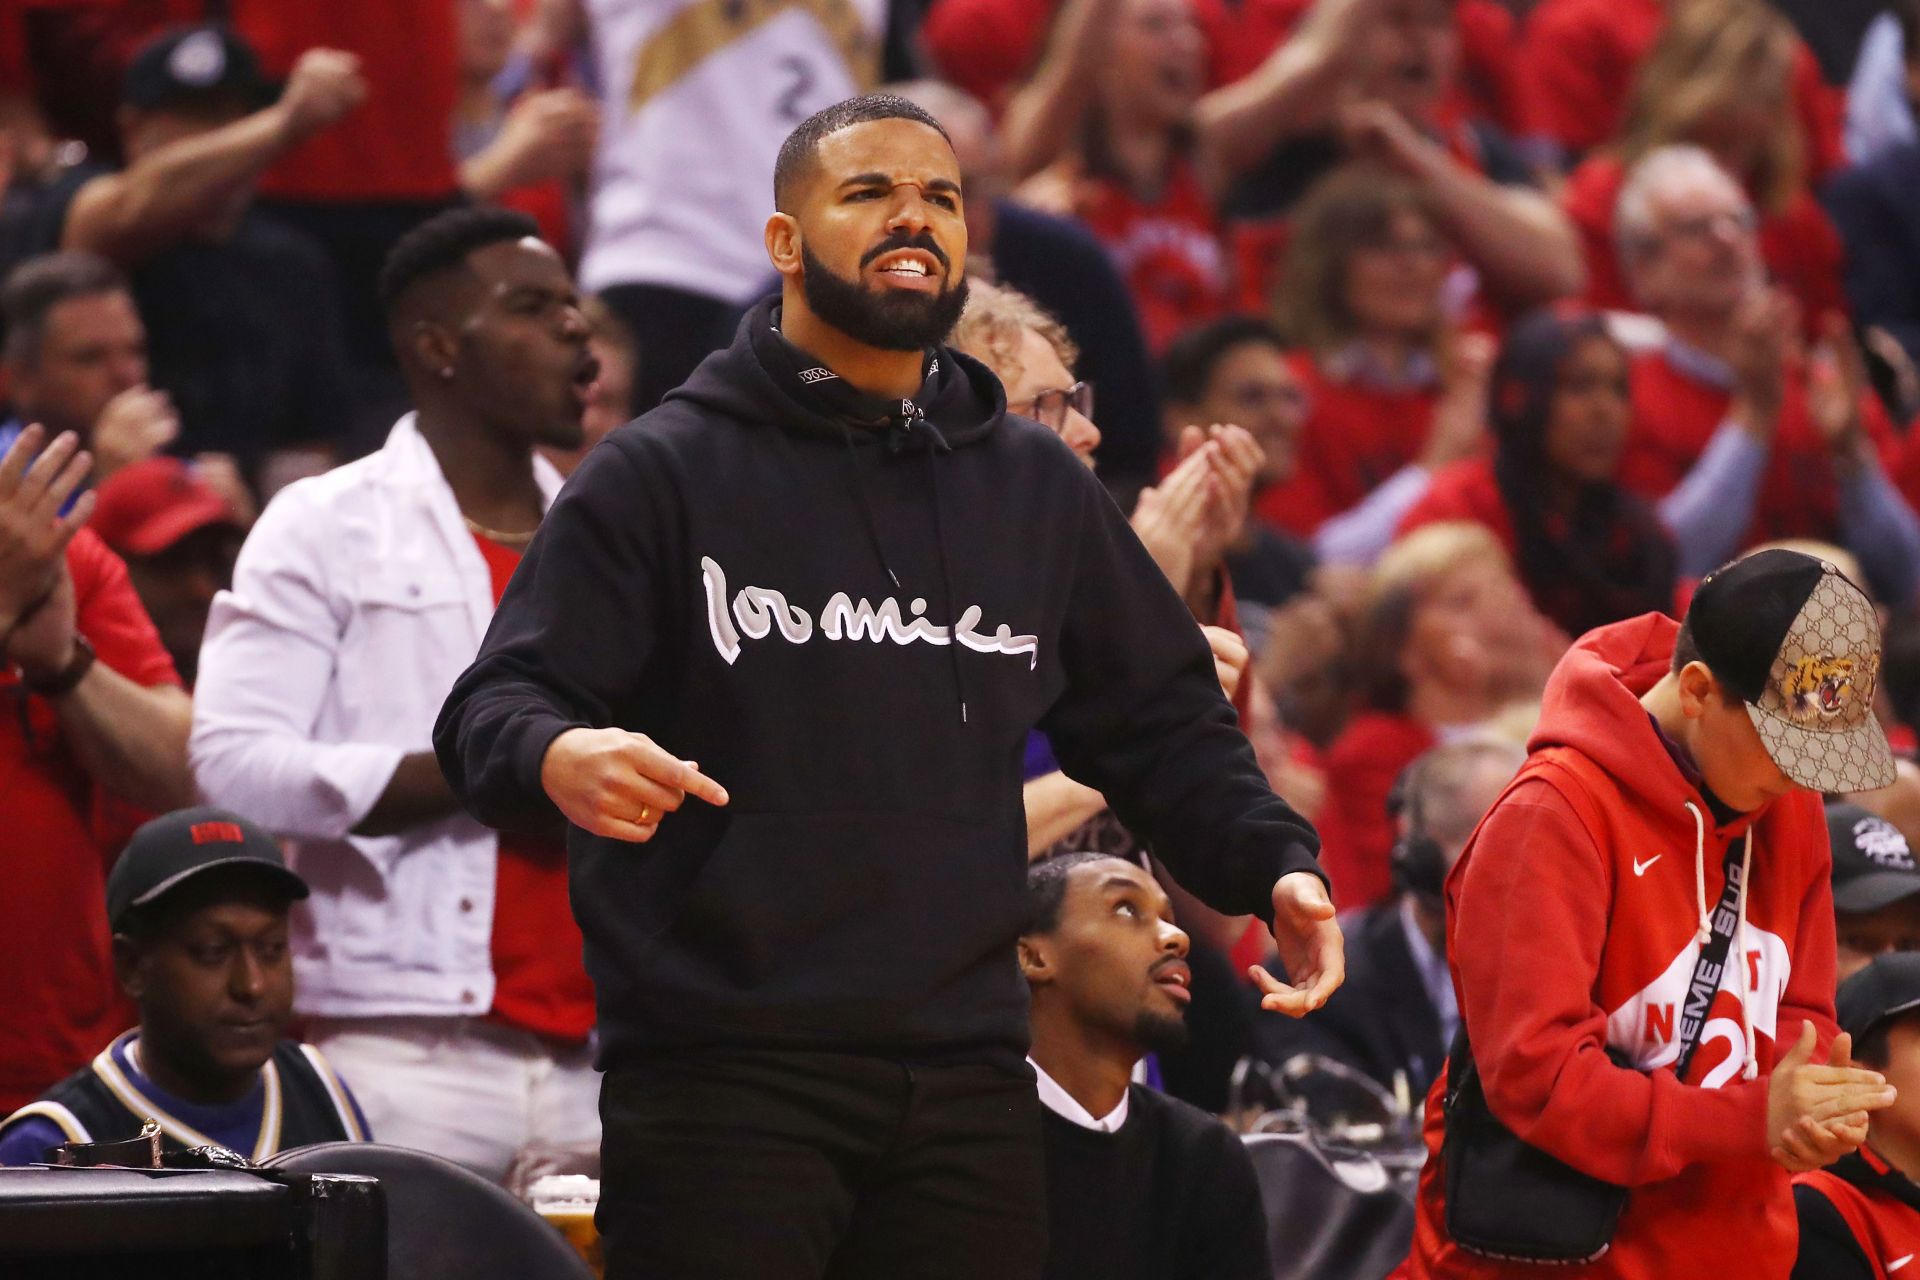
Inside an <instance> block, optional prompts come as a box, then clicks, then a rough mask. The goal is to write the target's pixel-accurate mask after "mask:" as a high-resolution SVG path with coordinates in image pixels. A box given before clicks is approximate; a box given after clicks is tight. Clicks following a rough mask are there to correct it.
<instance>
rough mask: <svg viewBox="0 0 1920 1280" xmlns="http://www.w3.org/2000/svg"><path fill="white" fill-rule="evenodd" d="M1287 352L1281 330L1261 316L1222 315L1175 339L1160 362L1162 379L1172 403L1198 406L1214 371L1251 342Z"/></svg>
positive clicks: (1168, 399)
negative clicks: (1232, 353)
mask: <svg viewBox="0 0 1920 1280" xmlns="http://www.w3.org/2000/svg"><path fill="white" fill-rule="evenodd" d="M1256 342H1257V343H1259V344H1260V345H1261V346H1265V347H1272V348H1273V349H1275V350H1276V351H1284V350H1286V347H1287V344H1286V342H1285V341H1284V340H1283V339H1282V338H1281V337H1280V331H1279V330H1278V329H1276V328H1274V327H1273V325H1271V324H1270V323H1268V322H1267V321H1265V320H1262V319H1260V318H1259V317H1258V316H1223V317H1221V318H1220V319H1218V320H1210V321H1208V322H1207V323H1205V324H1202V325H1196V326H1194V327H1193V328H1191V329H1188V330H1187V331H1185V332H1184V333H1182V334H1181V335H1180V336H1179V337H1177V338H1175V339H1174V340H1173V342H1172V344H1171V345H1170V346H1168V347H1167V354H1166V356H1165V358H1163V359H1162V360H1161V362H1160V380H1161V385H1162V390H1163V391H1164V392H1165V395H1166V399H1167V401H1168V402H1169V403H1171V404H1199V403H1200V401H1202V400H1204V399H1205V398H1206V395H1207V384H1208V383H1209V382H1212V381H1213V371H1214V370H1215V369H1216V368H1218V367H1219V365H1220V362H1221V361H1222V360H1224V359H1226V358H1227V355H1228V353H1229V352H1232V351H1234V350H1236V349H1238V348H1240V347H1244V346H1246V345H1248V344H1249V343H1256Z"/></svg>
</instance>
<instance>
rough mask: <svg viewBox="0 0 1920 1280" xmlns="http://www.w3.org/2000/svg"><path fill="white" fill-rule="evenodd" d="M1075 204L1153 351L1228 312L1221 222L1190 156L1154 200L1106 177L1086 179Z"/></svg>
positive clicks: (1180, 162) (1177, 164) (1178, 162)
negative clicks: (1129, 297) (1121, 281)
mask: <svg viewBox="0 0 1920 1280" xmlns="http://www.w3.org/2000/svg"><path fill="white" fill-rule="evenodd" d="M1078 203H1079V210H1078V211H1079V214H1080V218H1081V221H1083V222H1085V223H1086V224H1087V226H1088V227H1089V228H1091V229H1092V231H1093V234H1094V235H1096V236H1098V237H1099V238H1100V243H1102V244H1104V245H1105V246H1106V247H1107V252H1108V253H1110V254H1112V255H1113V259H1114V264H1115V265H1116V266H1117V267H1119V269H1120V274H1121V275H1122V276H1123V277H1124V278H1125V279H1126V282H1127V288H1128V290H1129V291H1130V292H1131V293H1132V294H1133V302H1134V306H1135V308H1136V309H1137V310H1138V311H1139V313H1140V327H1141V329H1142V330H1143V331H1144V332H1145V333H1146V337H1147V345H1148V347H1150V348H1151V349H1152V350H1153V351H1154V352H1155V353H1156V354H1157V353H1159V352H1161V351H1164V350H1166V347H1167V344H1168V343H1169V342H1172V341H1173V339H1174V337H1175V336H1176V335H1178V334H1179V333H1180V332H1181V331H1182V330H1185V329H1188V328H1191V327H1192V326H1193V325H1196V324H1200V323H1202V322H1204V321H1207V320H1213V319H1216V318H1217V317H1219V316H1222V315H1224V314H1226V312H1227V311H1228V309H1229V308H1230V307H1231V305H1232V295H1231V293H1230V292H1229V288H1228V271H1227V254H1226V248H1225V246H1224V245H1223V244H1222V242H1221V239H1220V221H1219V219H1218V217H1216V216H1215V213H1214V209H1213V203H1212V202H1211V201H1210V200H1208V199H1207V194H1206V192H1205V191H1204V190H1203V189H1202V188H1201V186H1200V177H1199V175H1198V174H1197V173H1195V172H1194V168H1193V164H1192V163H1191V162H1190V161H1188V160H1187V159H1186V158H1185V157H1182V158H1180V159H1177V160H1175V161H1174V162H1173V168H1172V171H1171V172H1170V173H1169V174H1168V175H1167V183H1166V187H1165V189H1164V190H1163V191H1162V192H1161V193H1160V197H1159V199H1157V200H1154V201H1152V202H1151V203H1149V202H1146V201H1143V200H1140V199H1139V198H1138V197H1136V196H1135V195H1134V194H1133V193H1132V192H1131V191H1129V190H1127V188H1126V187H1125V186H1124V185H1123V184H1121V183H1119V182H1116V181H1111V180H1107V179H1089V180H1087V181H1084V182H1082V183H1081V184H1080V191H1079V200H1078Z"/></svg>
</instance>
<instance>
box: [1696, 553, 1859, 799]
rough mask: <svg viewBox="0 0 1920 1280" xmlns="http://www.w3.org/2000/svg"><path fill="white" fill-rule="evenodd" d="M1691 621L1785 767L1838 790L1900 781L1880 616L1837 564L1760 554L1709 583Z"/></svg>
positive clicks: (1704, 651)
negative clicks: (1876, 701)
mask: <svg viewBox="0 0 1920 1280" xmlns="http://www.w3.org/2000/svg"><path fill="white" fill-rule="evenodd" d="M1687 630H1688V631H1689V632H1691V633H1692V635H1693V642H1694V645H1695V647H1696V648H1697V649H1698V650H1699V651H1700V657H1701V660H1702V661H1704V662H1705V663H1706V664H1707V666H1708V667H1709V668H1710V669H1711V670H1712V671H1713V674H1714V675H1715V676H1716V677H1718V678H1719V680H1720V682H1721V683H1722V684H1724V685H1725V686H1726V687H1727V688H1729V689H1731V690H1732V691H1733V692H1734V693H1735V694H1737V695H1738V696H1739V697H1740V698H1741V699H1742V700H1744V701H1745V702H1746V704H1747V714H1748V715H1749V716H1751V717H1752V718H1753V725H1754V728H1756V729H1758V730H1759V731H1760V739H1761V741H1762V742H1764V743H1765V744H1766V747H1767V754H1768V755H1769V756H1771V757H1773V762H1774V763H1775V764H1777V765H1779V766H1780V771H1781V772H1782V773H1784V774H1786V775H1787V776H1788V777H1789V778H1791V779H1793V781H1795V782H1796V783H1798V784H1800V785H1801V786H1803V787H1808V788H1811V789H1812V790H1815V791H1824V792H1829V793H1835V792H1852V791H1873V790H1877V789H1878V788H1880V787H1885V786H1891V785H1892V784H1893V780H1894V764H1893V750H1892V748H1890V747H1889V746H1888V745H1887V736H1886V734H1885V733H1883V732H1882V731H1881V729H1880V722H1879V721H1878V720H1876V719H1875V718H1874V714H1873V691H1874V686H1875V684H1876V682H1877V681H1878V680H1879V677H1880V620H1879V618H1877V617H1876V616H1875V615H1874V612H1873V602H1872V601H1871V600H1869V599H1867V594H1866V592H1864V591H1862V590H1861V589H1860V588H1859V587H1857V586H1855V585H1854V584H1853V583H1852V582H1851V581H1849V580H1848V579H1847V577H1846V575H1845V574H1843V573H1841V572H1840V570H1839V569H1837V568H1835V567H1834V566H1833V565H1832V564H1829V563H1828V562H1827V561H1825V560H1816V559H1815V558H1814V557H1812V556H1809V555H1802V554H1801V553H1800V552H1798V551H1785V550H1779V549H1775V550H1770V551H1758V552H1755V553H1754V554H1753V555H1750V556H1748V557H1746V558H1745V559H1743V560H1736V561H1734V562H1733V563H1732V564H1730V565H1727V566H1726V567H1725V568H1722V569H1717V570H1715V571H1714V572H1712V573H1710V574H1708V575H1707V576H1706V577H1705V578H1704V579H1703V580H1702V581H1701V583H1700V586H1699V588H1698V590H1696V591H1695V592H1694V594H1693V602H1692V604H1691V606H1690V607H1689V608H1688V609H1687Z"/></svg>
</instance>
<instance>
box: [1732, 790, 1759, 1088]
mask: <svg viewBox="0 0 1920 1280" xmlns="http://www.w3.org/2000/svg"><path fill="white" fill-rule="evenodd" d="M1752 871H1753V828H1752V827H1748V828H1747V847H1746V848H1745V849H1744V850H1742V851H1741V854H1740V911H1739V923H1737V924H1736V925H1734V931H1733V945H1734V948H1735V950H1734V962H1735V967H1736V969H1737V971H1738V975H1739V976H1737V977H1736V978H1735V979H1734V983H1735V985H1736V986H1737V987H1738V988H1739V991H1740V1029H1741V1030H1742V1031H1744V1032H1745V1033H1746V1039H1747V1060H1746V1062H1745V1063H1743V1064H1742V1065H1741V1067H1740V1078H1741V1079H1742V1080H1752V1079H1754V1078H1755V1077H1756V1076H1758V1075H1759V1074H1760V1064H1759V1061H1758V1059H1757V1056H1756V1055H1755V1053H1754V1046H1753V1010H1751V1009H1749V1008H1748V1007H1747V877H1748V875H1749V874H1751V873H1752Z"/></svg>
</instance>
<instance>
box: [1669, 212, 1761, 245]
mask: <svg viewBox="0 0 1920 1280" xmlns="http://www.w3.org/2000/svg"><path fill="white" fill-rule="evenodd" d="M1758 225H1759V219H1758V218H1756V217H1755V216H1754V212H1753V210H1752V209H1728V210H1723V211H1722V212H1719V213H1708V214H1702V215H1701V216H1700V217H1697V218H1675V219H1674V220H1673V221H1672V222H1669V223H1668V224H1667V226H1666V238H1667V239H1669V240H1707V239H1711V238H1712V237H1714V236H1718V235H1727V234H1735V235H1743V234H1747V233H1750V232H1752V231H1753V229H1754V228H1755V227H1756V226H1758Z"/></svg>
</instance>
